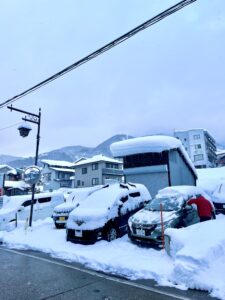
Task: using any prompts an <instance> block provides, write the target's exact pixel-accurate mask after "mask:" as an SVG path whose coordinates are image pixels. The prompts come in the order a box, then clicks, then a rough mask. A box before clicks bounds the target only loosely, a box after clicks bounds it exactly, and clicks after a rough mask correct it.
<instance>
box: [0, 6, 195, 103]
mask: <svg viewBox="0 0 225 300" xmlns="http://www.w3.org/2000/svg"><path fill="white" fill-rule="evenodd" d="M195 1H197V0H183V1H181V2H179V3H177V4H175V5H173V6H171V7H170V8H168V9H166V10H164V11H163V12H161V13H159V14H158V15H156V16H155V17H153V18H151V19H149V20H148V21H146V22H144V23H142V24H141V25H139V26H137V27H135V28H134V29H132V30H130V31H128V32H127V33H125V34H123V35H121V36H120V37H119V38H117V39H115V40H113V41H112V42H110V43H108V44H106V45H105V46H103V47H101V48H99V49H98V50H96V51H94V52H92V53H91V54H89V55H87V56H85V57H84V58H82V59H80V60H78V61H77V62H75V63H73V64H72V65H70V66H68V67H66V68H65V69H63V70H61V71H59V72H58V73H56V74H54V75H52V76H50V77H48V78H47V79H45V80H43V81H41V82H40V83H38V84H36V85H34V86H33V87H31V88H29V89H28V90H25V91H24V92H22V93H20V94H18V95H15V96H14V97H12V98H10V99H8V100H6V101H4V102H2V103H1V104H0V108H3V107H5V106H6V105H9V104H11V103H13V102H14V101H16V100H18V99H20V98H22V97H24V96H26V95H28V94H30V93H32V92H34V91H35V90H37V89H39V88H41V87H42V86H44V85H46V84H48V83H50V82H51V81H53V80H56V79H57V78H59V77H61V76H63V75H64V74H66V73H68V72H70V71H72V70H73V69H75V68H78V67H79V66H81V65H83V64H85V63H86V62H88V61H89V60H92V59H94V58H95V57H97V56H99V55H100V54H102V53H104V52H106V51H108V50H110V49H111V48H113V47H115V46H117V45H118V44H120V43H122V42H124V41H126V40H127V39H129V38H131V37H132V36H134V35H135V34H137V33H138V32H140V31H142V30H144V29H146V28H148V27H150V26H152V25H154V24H155V23H157V22H159V21H161V20H162V19H164V18H166V17H168V16H169V15H171V14H173V13H175V12H176V11H178V10H180V9H182V8H184V7H185V6H187V5H189V4H191V3H193V2H195Z"/></svg>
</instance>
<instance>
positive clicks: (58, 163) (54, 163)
mask: <svg viewBox="0 0 225 300" xmlns="http://www.w3.org/2000/svg"><path fill="white" fill-rule="evenodd" d="M41 162H42V163H43V164H47V165H49V166H58V167H73V165H74V164H73V163H71V162H69V161H63V160H51V159H42V160H41Z"/></svg>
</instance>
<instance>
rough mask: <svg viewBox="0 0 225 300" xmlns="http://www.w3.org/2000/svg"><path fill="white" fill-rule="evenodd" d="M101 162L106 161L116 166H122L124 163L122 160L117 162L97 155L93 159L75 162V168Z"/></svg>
mask: <svg viewBox="0 0 225 300" xmlns="http://www.w3.org/2000/svg"><path fill="white" fill-rule="evenodd" d="M100 161H105V162H109V163H116V164H122V162H121V161H120V160H116V159H113V158H110V157H107V156H104V155H95V156H93V157H91V158H86V159H82V160H80V161H78V162H75V163H74V165H75V166H82V165H86V164H91V163H96V162H100Z"/></svg>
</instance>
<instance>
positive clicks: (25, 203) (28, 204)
mask: <svg viewBox="0 0 225 300" xmlns="http://www.w3.org/2000/svg"><path fill="white" fill-rule="evenodd" d="M36 202H37V200H36V199H34V204H35V203H36ZM30 205H31V200H27V201H24V202H23V204H22V205H21V206H24V207H27V206H30Z"/></svg>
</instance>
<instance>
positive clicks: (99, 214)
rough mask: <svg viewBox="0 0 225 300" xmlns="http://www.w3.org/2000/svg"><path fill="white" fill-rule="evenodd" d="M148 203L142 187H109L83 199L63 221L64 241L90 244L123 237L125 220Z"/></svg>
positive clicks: (148, 195) (148, 196)
mask: <svg viewBox="0 0 225 300" xmlns="http://www.w3.org/2000/svg"><path fill="white" fill-rule="evenodd" d="M150 200H151V196H150V194H149V192H148V190H147V188H146V187H145V186H144V185H142V184H133V183H127V184H119V183H115V184H111V185H105V186H103V187H102V188H101V189H100V190H98V191H96V192H95V193H93V194H92V195H90V196H89V197H87V198H86V200H84V201H83V202H82V203H81V204H80V206H79V207H77V208H76V209H74V210H73V211H72V212H71V213H70V215H69V218H68V221H67V241H72V242H78V243H85V244H93V243H95V242H96V241H97V240H100V239H105V240H107V241H111V240H114V239H116V238H117V237H120V236H122V235H124V234H125V233H127V226H128V224H127V222H128V219H129V217H130V216H131V215H132V214H134V213H135V212H137V211H138V210H139V209H141V208H142V207H143V206H144V205H145V203H148V202H149V201H150Z"/></svg>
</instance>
